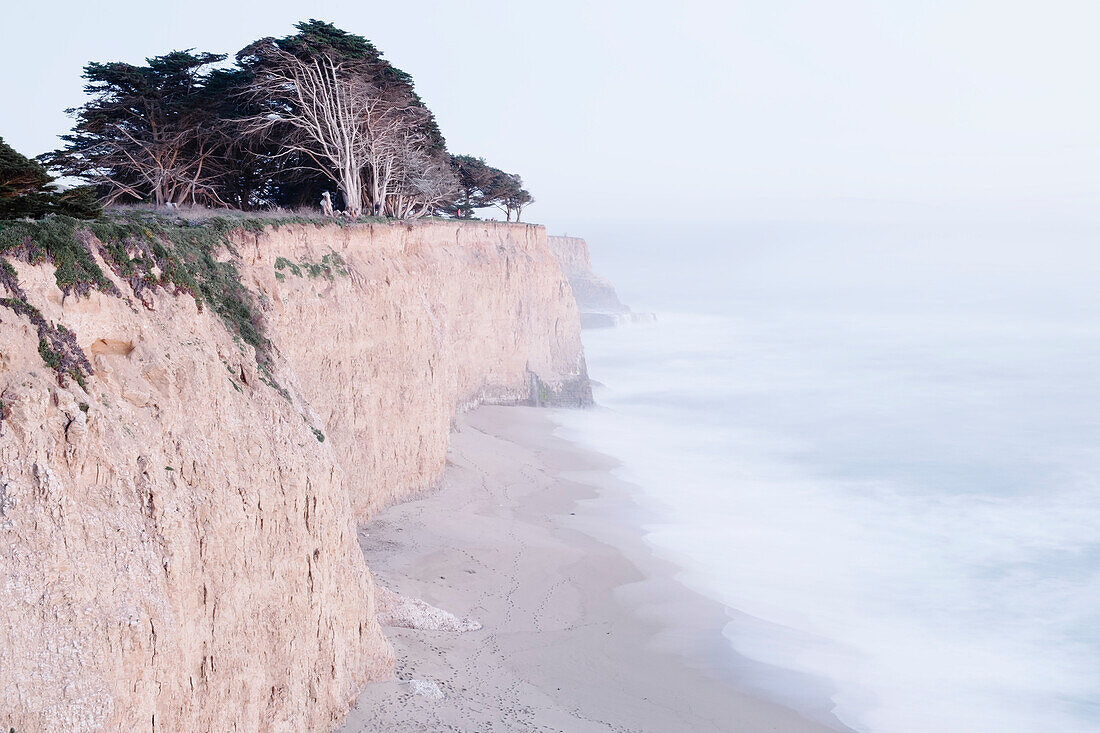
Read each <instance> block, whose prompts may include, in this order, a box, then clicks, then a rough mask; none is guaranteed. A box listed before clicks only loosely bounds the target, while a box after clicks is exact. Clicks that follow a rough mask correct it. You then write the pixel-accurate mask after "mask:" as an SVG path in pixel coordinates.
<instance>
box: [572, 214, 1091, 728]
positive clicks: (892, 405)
mask: <svg viewBox="0 0 1100 733" xmlns="http://www.w3.org/2000/svg"><path fill="white" fill-rule="evenodd" d="M1098 244H1100V230H1098V229H1097V228H1096V227H1091V228H1089V227H1074V226H1070V225H1045V224H1042V223H1034V222H1032V223H1027V222H1023V223H1021V222H1015V223H982V224H975V223H973V222H966V223H963V222H950V221H948V222H941V223H937V224H930V223H927V222H919V221H918V222H916V223H912V222H910V223H906V222H898V221H893V222H877V223H865V224H848V223H843V222H824V223H802V224H791V223H767V222H763V223H753V224H737V225H721V226H714V227H709V228H708V227H706V226H698V227H694V228H692V227H684V226H670V227H667V228H664V229H662V228H661V227H650V228H647V227H634V228H633V229H631V228H629V227H628V228H624V229H618V230H617V229H615V228H614V227H607V228H606V229H605V230H604V231H603V232H602V235H601V234H597V236H590V238H589V245H590V247H591V249H592V251H593V258H594V261H595V268H596V269H597V271H600V272H601V273H602V274H604V275H607V276H609V277H610V278H611V279H612V281H613V282H615V283H616V285H617V286H618V287H619V290H620V294H621V295H622V296H623V300H624V301H625V302H628V303H629V304H630V305H632V306H633V307H634V308H635V309H636V310H649V311H654V312H656V313H657V317H658V320H657V321H656V323H652V324H637V325H633V326H627V327H623V328H618V329H608V330H594V331H586V332H585V334H584V342H585V349H586V353H587V359H588V367H589V372H590V375H591V377H592V378H593V379H594V380H596V381H597V382H598V383H599V385H598V386H597V388H596V399H597V402H598V407H597V408H595V409H592V410H587V411H579V412H560V413H558V416H557V419H558V420H559V421H560V423H561V425H562V428H561V429H562V432H563V433H564V434H565V435H567V436H568V437H571V438H573V439H576V440H580V441H582V442H584V443H586V444H588V445H590V446H592V447H594V448H596V449H598V450H600V451H602V452H604V453H607V454H609V455H611V456H613V457H615V458H617V459H618V460H619V461H620V462H621V464H622V467H621V469H620V470H619V474H620V475H621V476H622V477H623V478H624V479H626V480H628V481H630V482H631V483H633V484H635V485H636V486H638V487H639V491H640V492H642V494H643V495H644V498H645V499H646V501H647V504H648V505H651V506H654V507H656V509H655V512H656V514H655V515H654V519H653V520H652V522H651V523H650V524H648V525H647V526H646V527H645V530H646V533H647V535H646V539H647V541H648V542H649V544H650V545H651V546H652V547H653V549H654V551H655V552H656V553H657V554H658V555H660V556H662V557H665V558H668V559H670V560H672V561H674V562H675V563H677V564H678V565H679V566H680V567H681V568H682V569H683V570H682V580H683V581H684V582H685V583H686V584H687V585H688V586H690V587H691V588H693V589H695V590H697V591H699V592H701V593H703V594H705V595H708V596H710V597H712V598H714V599H716V600H718V601H720V602H721V603H723V604H725V605H726V606H727V608H729V609H730V622H729V623H728V624H727V626H726V627H725V629H724V630H723V636H724V639H725V643H728V644H729V645H730V646H731V647H732V648H733V649H734V650H735V651H736V652H737V653H738V654H739V655H741V656H742V657H744V658H747V659H749V660H753V661H755V662H759V663H761V666H763V665H766V666H768V667H774V668H778V669H779V670H785V671H788V672H790V673H791V674H789V675H783V674H780V675H772V676H768V675H765V676H760V675H757V676H756V677H755V678H753V679H746V680H745V682H746V684H748V685H750V686H753V685H754V686H757V687H761V688H762V691H763V693H764V694H768V695H770V696H773V697H775V698H776V699H778V700H781V701H783V702H785V703H787V704H795V705H797V704H798V700H799V696H800V694H801V693H800V689H801V688H802V682H799V680H802V681H806V680H810V681H813V682H814V684H813V685H806V686H805V689H806V690H810V689H811V687H812V688H813V689H814V694H820V692H821V690H825V691H826V694H827V696H828V698H829V701H830V703H831V705H832V706H833V713H834V714H835V715H836V716H837V717H838V718H839V719H840V720H841V721H842V722H843V723H844V724H846V725H848V726H850V727H852V728H854V729H856V730H858V731H866V732H868V733H927V732H928V731H965V732H967V733H1011V732H1013V731H1021V732H1024V731H1027V732H1029V733H1031V732H1033V731H1060V732H1062V733H1076V732H1078V731H1097V730H1100V287H1097V282H1096V281H1097V275H1098V273H1100V255H1098V254H1097V249H1098ZM717 639H718V637H716V643H719V642H718V641H717ZM807 694H809V693H807ZM812 704H813V703H811V702H810V701H809V700H807V701H806V705H807V706H810V705H812Z"/></svg>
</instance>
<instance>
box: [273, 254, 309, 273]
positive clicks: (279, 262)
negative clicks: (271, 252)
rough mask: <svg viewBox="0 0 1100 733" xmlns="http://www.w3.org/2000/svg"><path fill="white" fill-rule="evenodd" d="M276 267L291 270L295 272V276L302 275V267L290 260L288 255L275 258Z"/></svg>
mask: <svg viewBox="0 0 1100 733" xmlns="http://www.w3.org/2000/svg"><path fill="white" fill-rule="evenodd" d="M275 269H276V270H290V271H291V272H292V273H294V276H295V277H301V276H302V269H301V268H300V267H298V266H297V265H296V264H294V263H293V262H291V261H290V260H288V259H287V258H286V257H279V258H278V259H276V260H275Z"/></svg>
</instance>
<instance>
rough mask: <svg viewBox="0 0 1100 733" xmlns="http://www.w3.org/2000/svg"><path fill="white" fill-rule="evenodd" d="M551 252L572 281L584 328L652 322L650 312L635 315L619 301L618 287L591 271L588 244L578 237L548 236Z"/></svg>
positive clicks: (570, 283)
mask: <svg viewBox="0 0 1100 733" xmlns="http://www.w3.org/2000/svg"><path fill="white" fill-rule="evenodd" d="M548 243H549V245H550V251H551V253H552V254H553V255H554V258H555V259H557V261H558V263H559V264H560V265H561V269H562V271H563V272H564V273H565V276H566V278H567V279H568V280H569V285H570V287H571V288H572V290H573V295H574V297H575V298H576V301H577V306H578V307H579V309H580V319H581V325H582V326H583V327H584V328H607V327H610V326H616V325H619V324H621V323H630V322H635V321H652V320H653V314H651V313H635V312H633V311H631V310H630V308H628V307H627V306H626V305H624V304H623V302H622V301H621V300H619V295H618V293H616V292H615V286H614V285H612V284H611V281H610V280H608V279H607V278H605V277H603V276H601V275H598V274H596V273H595V272H593V270H592V259H591V257H590V255H589V252H588V244H587V243H586V242H585V241H584V240H583V239H581V238H579V237H549V238H548Z"/></svg>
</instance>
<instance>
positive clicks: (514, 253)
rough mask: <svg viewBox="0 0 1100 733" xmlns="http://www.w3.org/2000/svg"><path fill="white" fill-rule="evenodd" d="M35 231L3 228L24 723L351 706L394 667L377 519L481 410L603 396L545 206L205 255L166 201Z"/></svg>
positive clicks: (323, 714) (108, 724)
mask: <svg viewBox="0 0 1100 733" xmlns="http://www.w3.org/2000/svg"><path fill="white" fill-rule="evenodd" d="M22 231H23V230H11V229H8V230H6V231H4V232H0V254H2V255H4V257H2V258H0V264H3V269H2V270H0V284H2V285H3V286H4V288H5V289H6V290H7V293H6V295H7V296H8V297H6V298H3V299H0V306H4V307H0V536H2V539H3V543H2V545H0V568H2V570H3V582H4V592H3V594H2V595H0V617H2V619H3V622H4V623H3V630H2V631H0V725H2V726H3V727H5V729H6V728H7V727H13V728H15V729H16V730H17V731H31V730H66V731H99V730H153V731H157V730H168V731H173V730H273V731H301V730H324V729H329V728H332V727H333V726H334V725H335V724H337V723H338V722H339V721H340V720H341V719H342V718H343V716H344V714H345V712H346V711H347V709H348V708H349V706H350V705H351V703H352V702H353V701H354V699H355V697H356V695H357V692H358V690H359V689H360V687H361V686H362V685H363V684H364V683H365V682H367V681H368V680H371V679H380V678H385V677H387V676H389V675H390V674H392V665H393V656H392V651H391V649H390V647H389V644H388V643H387V641H386V640H385V638H384V637H383V635H382V633H381V630H380V628H379V625H378V623H377V621H376V619H375V613H374V590H373V587H372V583H371V578H370V574H369V571H368V569H367V568H366V566H365V564H364V560H363V556H362V553H361V552H360V550H359V547H358V544H357V542H356V537H355V527H356V524H357V522H358V521H360V520H362V519H364V518H366V517H367V516H369V515H370V514H371V513H372V512H373V511H375V510H376V509H378V508H379V507H381V506H384V505H386V504H388V503H391V502H394V501H398V500H400V499H401V498H402V497H405V496H407V495H409V494H410V493H412V492H415V491H418V490H420V489H423V488H425V487H428V486H430V485H432V484H433V483H435V482H436V481H437V480H438V479H439V477H440V475H441V472H442V470H443V465H444V459H445V451H446V445H447V436H448V432H449V429H450V425H451V422H452V419H453V417H454V415H455V412H456V410H461V409H465V408H467V407H470V406H472V405H475V404H477V403H480V402H496V403H528V404H536V403H537V404H543V403H564V404H586V403H588V402H590V400H591V393H590V390H589V387H588V382H587V376H586V372H585V364H584V357H583V352H582V348H581V342H580V335H579V317H578V312H577V306H576V304H575V302H574V300H573V297H572V295H571V291H570V287H569V285H568V283H567V282H566V280H565V278H564V277H563V275H562V272H561V269H560V267H559V266H558V264H557V262H556V261H555V260H554V258H553V257H552V256H551V255H550V251H549V248H548V244H547V238H546V234H545V230H544V229H542V228H541V227H536V226H526V225H502V224H491V223H478V224H467V223H446V222H424V223H417V224H370V225H356V226H336V225H327V226H317V225H314V224H309V223H299V224H290V225H283V226H279V227H278V228H272V227H266V228H260V227H253V228H252V230H248V229H234V228H231V229H229V230H227V231H226V234H225V236H224V240H223V241H220V243H216V244H214V245H209V243H208V244H207V245H204V246H205V249H194V250H193V251H192V250H188V251H189V252H191V255H188V256H189V257H191V259H187V258H185V257H183V256H182V255H181V256H180V257H178V258H174V257H173V255H172V250H171V247H169V243H168V242H167V240H164V239H158V235H156V233H155V232H153V233H150V231H149V229H147V228H144V229H143V227H142V225H137V226H136V227H131V228H129V229H124V230H123V229H118V230H114V229H111V228H110V227H107V226H101V227H99V228H97V229H87V228H80V227H78V228H77V230H76V237H75V240H73V241H72V242H70V241H69V240H65V239H64V237H62V238H60V239H58V238H56V237H55V238H54V239H53V240H51V241H52V242H53V244H52V245H51V246H52V247H54V249H49V248H46V249H43V248H42V247H40V246H39V244H38V243H36V241H35V240H34V237H33V236H31V235H30V234H27V235H26V236H24V235H23V234H22V233H21V232H22ZM51 231H52V230H51ZM12 232H15V234H12ZM42 232H43V233H42V236H43V237H45V236H47V234H48V232H47V231H46V230H42ZM112 232H114V234H112ZM53 235H56V232H54V233H53ZM53 235H50V236H53ZM71 235H72V232H70V233H69V237H70V239H72V236H71ZM5 236H6V239H5V238H4V237H5ZM190 236H191V235H190V234H188V233H187V232H184V236H181V237H180V238H179V240H178V241H179V242H180V243H181V244H180V245H179V246H180V247H184V246H186V247H192V248H198V247H199V245H198V244H196V243H195V242H197V241H198V236H199V235H198V234H196V235H194V236H195V242H192V241H191V240H190V239H188V237H190ZM181 262H191V263H198V264H197V265H195V266H199V265H201V266H202V267H206V268H207V269H208V271H209V272H213V273H215V274H219V277H220V276H221V275H224V274H226V273H229V274H232V275H234V277H233V278H232V282H230V281H226V283H225V284H224V287H226V288H229V289H231V290H233V292H234V293H235V295H234V297H233V298H229V299H225V300H224V301H218V300H217V295H216V294H215V293H212V292H210V288H211V285H210V283H211V282H215V284H216V281H214V280H201V279H198V278H192V279H190V280H189V279H188V276H187V274H186V273H183V272H178V271H177V270H178V269H179V268H180V267H181V265H180V263H181ZM74 273H76V275H74ZM238 291H239V292H238ZM247 304H251V307H246V306H247ZM233 324H236V325H233Z"/></svg>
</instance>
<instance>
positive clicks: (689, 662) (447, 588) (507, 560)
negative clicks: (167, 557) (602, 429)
mask: <svg viewBox="0 0 1100 733" xmlns="http://www.w3.org/2000/svg"><path fill="white" fill-rule="evenodd" d="M553 429H554V425H553V423H552V422H551V421H550V419H549V417H548V416H547V415H546V413H545V412H544V411H540V410H535V409H531V408H514V407H509V408H504V407H482V408H478V409H477V410H474V411H473V412H470V413H467V414H465V415H463V416H461V417H460V418H459V420H458V423H457V426H456V432H455V433H454V434H453V435H452V442H451V447H450V451H449V453H448V467H447V471H446V474H445V476H444V479H443V482H442V485H441V486H440V487H439V488H438V489H437V490H435V491H432V492H429V493H426V494H424V495H421V497H419V498H417V499H416V500H415V501H410V502H407V503H404V504H400V505H397V506H394V507H391V508H389V509H387V510H385V511H383V512H382V513H380V514H379V515H378V516H377V517H376V518H375V519H373V520H372V521H371V522H370V523H368V524H366V525H364V526H363V527H361V528H360V530H359V540H360V544H361V546H362V547H363V552H364V554H365V555H366V558H367V564H368V566H369V567H370V568H371V570H372V571H373V573H374V576H375V582H376V583H377V584H379V585H381V586H383V587H385V588H387V589H389V590H392V591H394V592H396V593H398V594H401V595H404V596H408V597H412V598H416V599H422V600H424V601H425V602H427V603H428V604H431V605H432V606H435V607H438V608H440V609H443V610H445V611H448V612H450V613H453V614H455V615H456V616H457V617H459V618H462V619H466V618H469V619H471V620H474V621H477V622H479V623H480V624H481V628H480V629H478V630H473V631H462V632H459V631H441V630H436V631H428V630H419V629H410V628H397V627H387V628H386V633H387V636H389V638H390V639H391V641H392V642H393V644H394V647H395V651H396V655H397V667H396V679H395V680H393V681H390V682H381V683H375V684H371V685H368V686H367V687H366V688H364V690H363V692H362V694H361V695H360V698H359V701H358V703H357V705H356V707H355V709H354V710H353V711H352V712H351V714H350V715H349V717H348V719H347V721H346V723H345V726H344V728H342V729H341V730H342V731H345V732H346V733H360V732H361V731H570V732H572V731H661V732H667V731H749V732H756V731H774V732H776V733H793V732H795V731H798V732H802V731H805V732H809V731H814V732H817V733H823V732H825V731H830V730H834V731H835V730H845V729H844V728H843V727H842V726H840V725H839V724H838V723H836V722H835V721H833V720H832V719H831V718H830V717H829V716H828V714H827V712H825V711H821V710H819V711H816V712H815V711H810V712H811V713H813V715H814V717H815V718H816V719H817V720H818V721H824V722H815V721H812V720H810V719H808V718H807V717H805V716H804V715H803V714H801V713H798V712H795V711H793V710H790V709H787V708H785V707H782V706H780V705H777V704H774V703H771V702H769V701H766V700H763V699H760V698H759V697H756V696H754V695H752V694H750V693H748V692H746V691H744V689H742V688H743V687H744V686H743V685H737V684H735V682H734V679H735V678H736V676H735V675H734V674H733V670H734V669H735V668H736V667H737V666H738V660H737V659H736V657H735V655H734V654H733V653H732V651H730V650H729V648H728V645H727V644H726V642H725V641H724V639H723V638H722V636H721V629H722V627H723V626H724V625H725V623H726V622H727V621H728V620H729V617H728V615H727V612H726V610H725V609H724V608H723V607H722V606H721V605H720V604H717V603H714V602H712V601H710V600H708V599H706V598H703V597H702V596H699V595H697V594H695V593H693V592H692V591H690V590H688V589H687V588H685V587H684V586H683V585H681V584H680V583H679V582H678V581H677V580H676V579H675V572H676V568H675V567H674V566H673V565H671V564H669V563H667V562H664V561H662V560H659V559H657V558H654V557H653V556H652V554H651V553H650V552H649V550H648V548H647V547H646V546H645V544H644V542H643V541H642V533H641V530H640V529H639V527H640V525H641V522H642V521H643V519H642V510H641V509H640V508H639V507H638V506H637V504H636V503H635V502H634V501H633V500H632V498H631V496H632V491H631V487H628V486H625V485H623V484H621V483H619V482H618V481H616V480H615V479H614V478H613V477H612V475H611V473H610V471H611V469H612V468H614V465H615V464H614V462H613V461H612V460H611V459H609V458H607V457H605V456H602V455H599V454H597V453H594V452H591V451H588V450H586V449H584V448H582V447H580V446H578V445H576V444H573V443H570V442H568V441H566V440H563V439H561V438H558V437H556V436H554V435H553ZM743 661H744V660H742V662H743ZM740 666H741V667H742V671H743V668H744V667H745V665H744V664H743V663H742V664H741V665H740ZM441 696H442V697H441Z"/></svg>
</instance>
